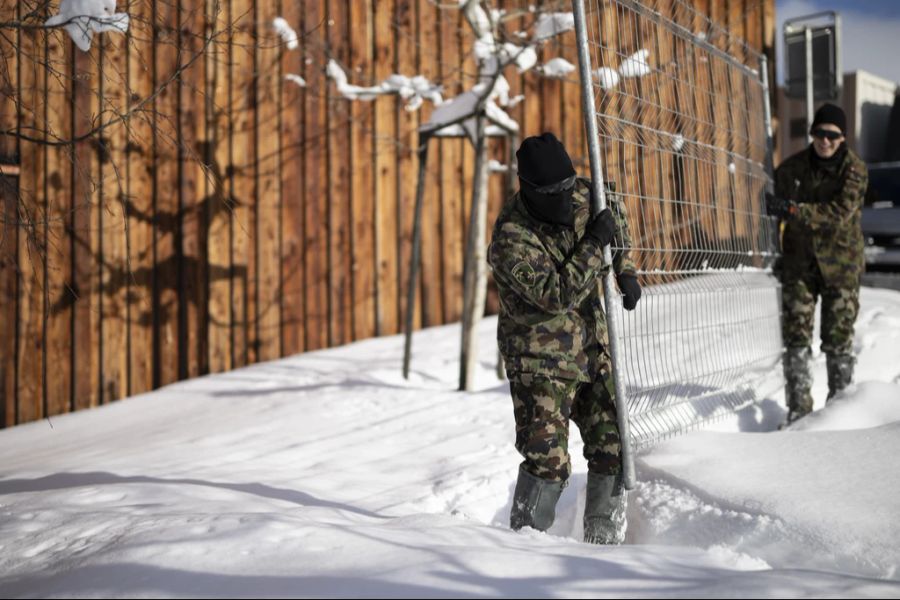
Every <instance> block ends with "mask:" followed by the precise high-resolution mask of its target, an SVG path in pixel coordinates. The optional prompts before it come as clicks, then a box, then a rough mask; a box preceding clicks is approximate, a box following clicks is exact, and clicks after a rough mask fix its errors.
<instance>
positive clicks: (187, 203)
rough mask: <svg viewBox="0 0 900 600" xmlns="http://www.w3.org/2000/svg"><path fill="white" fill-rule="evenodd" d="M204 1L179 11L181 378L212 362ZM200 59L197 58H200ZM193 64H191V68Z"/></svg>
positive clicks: (194, 374)
mask: <svg viewBox="0 0 900 600" xmlns="http://www.w3.org/2000/svg"><path fill="white" fill-rule="evenodd" d="M205 10H206V4H205V2H196V3H187V2H185V3H181V5H180V8H179V12H178V25H179V32H180V38H179V39H180V41H179V44H180V51H181V57H180V63H181V64H182V65H184V69H183V71H182V73H181V76H180V77H179V80H178V88H177V89H178V106H179V112H178V138H179V148H178V186H179V189H180V198H181V202H180V212H179V214H180V235H179V236H178V247H177V249H176V252H177V254H178V256H179V257H180V269H179V273H178V279H179V285H178V292H179V293H178V338H179V340H180V342H179V345H180V347H181V349H182V352H183V356H184V358H183V360H182V361H181V364H180V365H179V378H182V379H183V378H186V377H197V376H198V375H202V374H205V373H208V372H209V363H208V362H207V358H208V355H209V353H208V351H207V347H206V343H207V323H208V321H207V314H208V313H207V294H208V291H207V280H208V277H209V275H208V268H209V253H208V250H207V243H206V242H207V238H208V237H209V234H208V231H209V220H208V216H209V211H208V208H207V205H208V203H209V202H211V201H212V199H211V197H210V196H209V194H208V190H207V187H208V186H207V175H206V172H205V168H204V161H205V159H206V152H205V148H206V145H207V137H206V102H205V98H204V97H203V96H204V94H203V92H204V83H205V66H206V65H205V61H204V60H203V59H202V58H197V57H198V55H201V54H202V53H203V52H204V50H203V34H204V33H205V28H204V17H205ZM195 58H196V60H195ZM188 65H189V66H188Z"/></svg>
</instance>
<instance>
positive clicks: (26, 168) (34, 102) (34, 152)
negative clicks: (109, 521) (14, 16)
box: [16, 3, 46, 423]
mask: <svg viewBox="0 0 900 600" xmlns="http://www.w3.org/2000/svg"><path fill="white" fill-rule="evenodd" d="M34 8H36V6H29V5H27V4H25V3H23V4H20V6H19V19H21V18H22V17H23V16H24V15H25V14H26V13H28V12H29V10H30V9H34ZM43 40H44V33H43V32H42V31H40V30H23V31H22V32H21V34H20V36H19V50H20V54H19V99H20V103H19V131H20V132H22V133H24V134H27V135H30V136H32V137H35V138H38V139H41V140H42V139H44V127H45V114H44V108H45V107H44V102H45V100H46V99H45V96H44V91H43V86H42V82H43V77H42V75H43V72H44V67H43V65H42V64H41V63H42V62H43V60H44V41H43ZM20 152H21V171H20V173H21V175H20V177H19V214H20V219H19V221H20V223H21V229H20V231H19V252H18V259H19V261H18V262H19V316H18V321H19V335H18V349H17V353H18V361H17V362H18V365H17V367H18V391H17V398H18V414H17V419H16V420H17V422H19V423H24V422H27V421H33V420H35V419H39V418H41V417H42V416H43V415H44V360H45V359H46V353H45V345H44V285H45V282H44V274H45V265H46V263H45V261H46V248H45V247H44V241H45V238H44V236H45V226H46V213H45V212H44V211H45V194H44V188H43V177H44V151H43V148H42V146H41V145H40V144H39V143H36V142H26V141H21V142H20Z"/></svg>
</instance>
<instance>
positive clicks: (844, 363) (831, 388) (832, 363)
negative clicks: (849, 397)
mask: <svg viewBox="0 0 900 600" xmlns="http://www.w3.org/2000/svg"><path fill="white" fill-rule="evenodd" d="M854 364H856V359H855V358H854V357H853V355H852V354H827V355H825V367H826V369H827V370H828V400H831V399H832V398H834V396H835V394H837V393H838V392H840V391H841V390H843V389H844V388H845V387H847V386H848V385H850V382H851V381H852V380H853V365H854Z"/></svg>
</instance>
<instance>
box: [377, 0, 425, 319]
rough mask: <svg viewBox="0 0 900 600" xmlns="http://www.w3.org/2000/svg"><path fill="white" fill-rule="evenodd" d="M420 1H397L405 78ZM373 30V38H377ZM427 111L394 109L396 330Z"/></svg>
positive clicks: (418, 313)
mask: <svg viewBox="0 0 900 600" xmlns="http://www.w3.org/2000/svg"><path fill="white" fill-rule="evenodd" d="M418 10H419V0H397V4H396V13H395V15H396V16H395V19H394V21H395V23H396V27H397V30H396V32H397V34H396V40H397V41H396V43H397V63H396V64H397V72H398V73H401V74H403V75H406V76H411V75H415V74H417V73H420V72H421V70H420V68H419V54H420V52H421V50H420V46H419V44H418V43H417V42H418V37H417V36H418V34H419V20H418ZM378 31H380V29H379V30H376V35H378ZM426 110H429V109H427V108H422V109H421V110H419V111H415V112H411V111H407V110H404V109H403V108H400V107H399V103H398V108H397V114H398V117H397V131H398V142H399V148H400V152H399V154H398V157H397V198H398V199H397V215H396V219H397V223H398V227H399V239H398V241H397V244H398V252H397V265H396V267H395V268H396V271H397V273H398V274H399V276H398V277H397V289H396V292H395V296H396V298H397V315H396V323H397V327H398V329H399V327H400V326H401V325H400V324H402V323H405V322H406V311H407V306H406V290H407V286H408V284H409V266H410V260H411V256H412V227H413V212H414V210H415V202H416V177H417V168H418V164H417V158H416V156H417V155H416V148H417V145H418V143H419V139H418V134H417V129H418V126H419V115H420V114H421V113H422V112H424V111H426ZM421 291H422V286H421V285H420V286H417V288H416V290H415V292H416V296H415V298H416V300H415V305H414V306H413V307H412V309H413V311H414V314H413V326H414V327H416V328H418V327H421V326H422V295H421ZM387 323H388V317H387V315H385V324H387Z"/></svg>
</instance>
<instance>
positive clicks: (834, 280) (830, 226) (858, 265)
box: [775, 147, 868, 287]
mask: <svg viewBox="0 0 900 600" xmlns="http://www.w3.org/2000/svg"><path fill="white" fill-rule="evenodd" d="M813 152H815V150H813V148H812V147H809V148H807V149H806V150H803V151H802V152H798V153H797V154H795V155H793V156H791V157H790V158H788V159H787V160H785V161H784V162H783V163H782V164H781V166H779V167H778V170H777V171H776V172H775V191H776V193H777V195H778V196H780V197H782V198H785V199H789V200H793V201H794V202H797V203H798V205H799V213H798V215H797V216H796V217H795V218H791V219H789V220H788V221H787V222H786V223H785V227H784V234H783V237H782V250H783V254H784V258H783V264H782V270H783V277H784V278H785V280H787V281H790V280H792V279H796V278H799V277H802V276H803V275H804V274H805V273H806V272H807V271H808V270H809V268H810V265H813V264H816V263H818V266H819V270H820V271H821V273H822V277H823V279H824V280H825V283H826V284H827V285H829V286H837V287H846V286H858V285H859V276H860V274H861V273H862V270H863V266H864V264H865V263H864V261H865V259H864V256H863V236H862V229H861V226H860V221H861V218H862V204H863V197H864V196H865V192H866V185H867V183H868V172H867V171H866V165H865V163H864V162H863V161H862V160H861V159H860V158H859V157H858V156H857V155H856V154H854V153H853V151H852V150H849V149H847V151H846V154H845V156H844V158H843V159H842V160H840V161H838V162H836V163H835V164H834V165H833V166H826V167H822V166H816V164H815V162H814V160H813V158H812V153H813Z"/></svg>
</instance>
